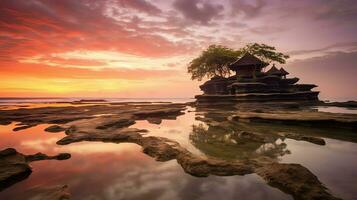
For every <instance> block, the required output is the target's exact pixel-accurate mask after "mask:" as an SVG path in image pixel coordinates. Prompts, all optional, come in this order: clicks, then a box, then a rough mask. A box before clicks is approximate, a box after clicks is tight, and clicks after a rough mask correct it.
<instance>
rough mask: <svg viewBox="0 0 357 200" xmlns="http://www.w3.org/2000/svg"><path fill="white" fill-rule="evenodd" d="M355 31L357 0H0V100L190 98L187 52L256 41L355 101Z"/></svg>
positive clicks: (326, 91)
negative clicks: (40, 98) (279, 53)
mask: <svg viewBox="0 0 357 200" xmlns="http://www.w3.org/2000/svg"><path fill="white" fill-rule="evenodd" d="M356 36H357V1H356V0H299V1H295V0H271V1H270V0H256V1H248V0H246V1H245V0H220V1H218V0H150V1H149V0H0V97H193V96H194V95H195V94H199V93H200V90H199V88H198V85H200V84H202V83H200V82H197V81H191V80H190V76H189V75H188V74H187V73H186V67H187V63H188V62H189V61H190V60H191V59H193V58H194V57H195V56H197V55H199V53H200V52H201V51H202V50H203V49H205V48H206V47H207V46H208V45H210V44H222V45H226V46H228V47H232V48H239V47H242V46H244V45H245V44H247V43H250V42H258V43H266V44H269V45H273V46H275V47H277V49H278V50H279V51H282V52H284V53H287V54H289V55H290V56H291V58H290V59H289V60H288V63H287V64H286V65H284V66H283V67H284V68H286V69H287V71H289V72H290V73H291V76H297V77H299V78H300V79H301V82H304V83H315V84H317V85H319V87H318V88H317V89H318V90H320V91H322V93H321V98H323V99H344V100H351V99H357V89H356V86H357V66H356V64H357V37H356Z"/></svg>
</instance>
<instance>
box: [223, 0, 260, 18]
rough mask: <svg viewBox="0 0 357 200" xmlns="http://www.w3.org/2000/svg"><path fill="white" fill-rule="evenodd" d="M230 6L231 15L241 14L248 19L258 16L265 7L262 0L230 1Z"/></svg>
mask: <svg viewBox="0 0 357 200" xmlns="http://www.w3.org/2000/svg"><path fill="white" fill-rule="evenodd" d="M230 4H231V12H232V14H233V15H237V14H243V15H244V16H245V17H248V18H251V17H255V16H258V15H259V14H260V12H261V10H262V9H263V8H264V7H265V6H266V5H267V3H266V2H265V1H264V0H255V1H245V0H230Z"/></svg>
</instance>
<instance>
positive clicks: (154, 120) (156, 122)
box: [147, 117, 162, 124]
mask: <svg viewBox="0 0 357 200" xmlns="http://www.w3.org/2000/svg"><path fill="white" fill-rule="evenodd" d="M147 121H148V122H149V123H150V124H161V122H162V119H160V118H153V117H150V118H148V119H147Z"/></svg>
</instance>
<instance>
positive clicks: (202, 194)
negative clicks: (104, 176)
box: [105, 161, 289, 200]
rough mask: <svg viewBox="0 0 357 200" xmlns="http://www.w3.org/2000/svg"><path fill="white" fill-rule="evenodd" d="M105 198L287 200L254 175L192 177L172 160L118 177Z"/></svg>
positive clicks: (283, 195)
mask: <svg viewBox="0 0 357 200" xmlns="http://www.w3.org/2000/svg"><path fill="white" fill-rule="evenodd" d="M105 197H106V199H108V200H109V199H143V197H144V198H145V199H162V200H164V199H172V200H176V199H205V200H206V199H207V200H210V199H212V200H215V199H222V198H223V197H224V199H237V198H239V197H244V199H264V198H268V199H269V198H270V199H289V197H288V196H287V195H285V194H283V193H282V192H280V191H279V190H277V189H274V188H271V187H269V186H267V185H266V183H265V182H264V181H263V180H262V179H261V178H260V177H258V176H257V175H246V176H231V177H216V176H211V177H208V178H195V177H192V176H190V175H187V174H184V172H183V171H182V170H181V168H180V167H179V166H178V165H177V163H176V162H175V161H170V162H165V163H160V164H159V165H150V166H148V167H146V168H138V169H136V170H135V172H133V171H131V172H128V173H126V174H125V175H122V176H120V177H118V178H117V179H116V180H115V183H114V184H113V185H111V186H110V187H109V188H107V189H106V190H105Z"/></svg>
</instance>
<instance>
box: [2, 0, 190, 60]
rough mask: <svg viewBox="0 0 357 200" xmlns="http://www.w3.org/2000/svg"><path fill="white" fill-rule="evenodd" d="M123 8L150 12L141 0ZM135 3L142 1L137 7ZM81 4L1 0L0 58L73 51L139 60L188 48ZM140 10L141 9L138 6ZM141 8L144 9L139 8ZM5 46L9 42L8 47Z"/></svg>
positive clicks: (94, 6)
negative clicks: (120, 54) (105, 52)
mask: <svg viewBox="0 0 357 200" xmlns="http://www.w3.org/2000/svg"><path fill="white" fill-rule="evenodd" d="M121 2H122V3H124V2H126V3H125V5H127V6H131V7H135V6H136V7H135V8H137V9H141V10H145V11H146V12H154V10H155V9H154V7H150V6H149V4H148V3H146V4H145V3H143V2H144V1H135V2H136V3H133V2H131V3H128V1H121ZM138 2H142V3H141V4H140V3H138ZM95 3H98V2H96V1H86V0H78V1H71V0H63V1H61V3H58V2H56V1H44V0H28V1H25V2H24V1H21V0H4V1H0V30H1V31H0V36H1V37H0V43H3V44H6V45H5V46H2V47H1V49H0V53H1V55H0V57H1V58H3V57H9V58H13V59H16V58H17V57H23V56H33V55H36V54H39V53H43V52H50V53H57V52H65V51H71V50H78V49H87V50H108V49H112V50H116V51H121V52H126V53H131V54H135V55H142V56H153V57H155V56H167V55H172V54H178V53H183V52H184V51H187V49H188V47H187V46H185V45H184V44H180V43H175V42H171V41H169V40H167V39H165V38H163V37H161V36H159V35H155V34H152V32H151V33H150V32H133V31H131V30H128V27H134V28H135V27H136V24H135V23H133V22H127V23H125V24H124V23H121V24H118V23H117V21H116V20H115V19H113V18H111V17H108V16H106V15H105V13H104V12H105V5H106V4H105V3H106V2H104V1H103V3H102V4H103V5H101V6H98V5H97V4H95ZM139 5H140V6H141V7H139ZM143 5H144V6H143ZM9 41H10V42H9Z"/></svg>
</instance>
